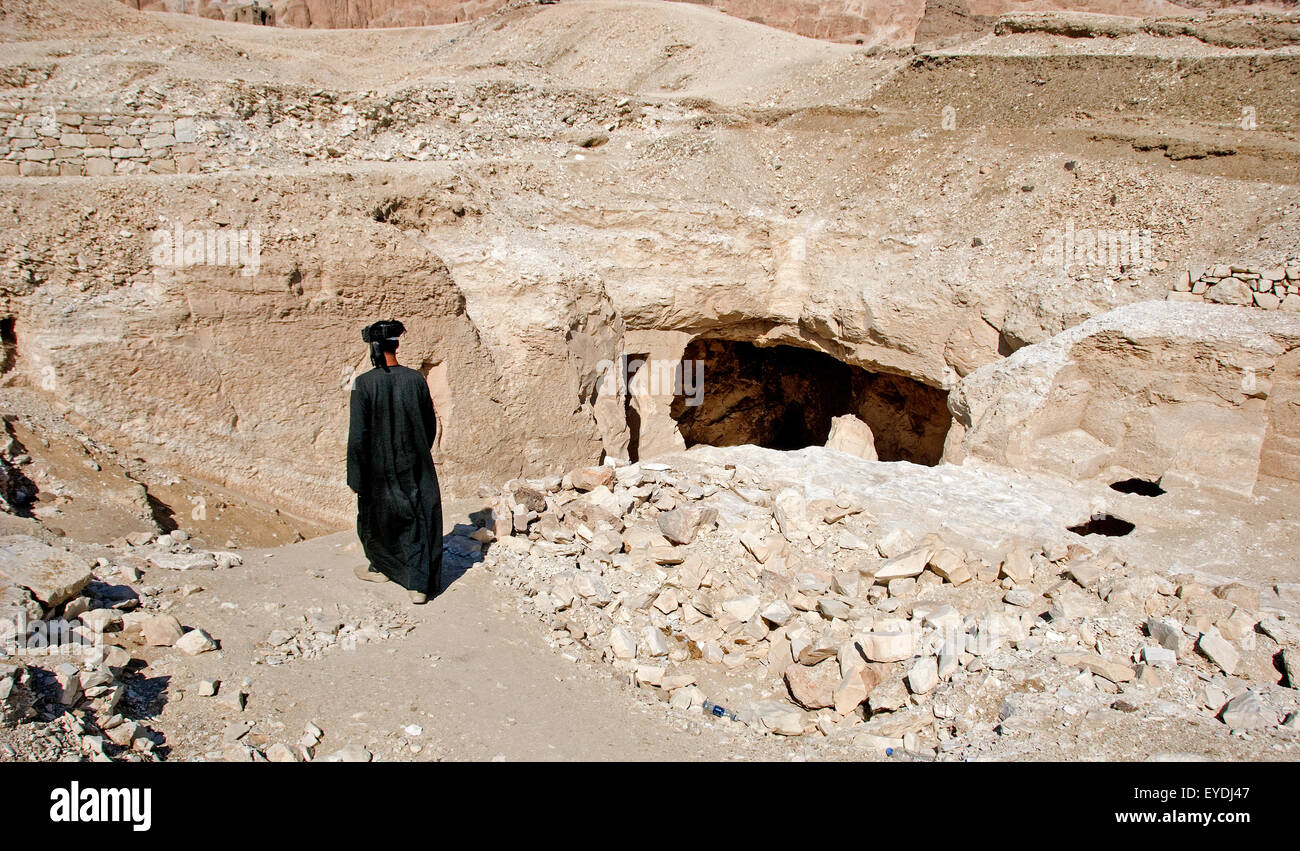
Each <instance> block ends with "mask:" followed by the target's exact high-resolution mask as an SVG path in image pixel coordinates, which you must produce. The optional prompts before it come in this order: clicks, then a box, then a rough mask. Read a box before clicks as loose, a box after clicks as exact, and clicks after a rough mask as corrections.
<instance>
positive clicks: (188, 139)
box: [0, 109, 199, 177]
mask: <svg viewBox="0 0 1300 851" xmlns="http://www.w3.org/2000/svg"><path fill="white" fill-rule="evenodd" d="M0 128H4V132H3V136H0V177H18V176H22V177H80V176H86V177H98V176H103V175H111V174H145V173H154V174H184V173H189V172H195V171H198V169H199V162H198V144H197V139H198V127H197V124H196V121H195V119H194V118H193V117H187V116H175V115H165V114H161V113H116V114H115V113H102V112H100V113H90V112H88V113H84V114H83V113H79V112H67V111H54V110H51V109H46V110H40V111H31V110H13V109H0Z"/></svg>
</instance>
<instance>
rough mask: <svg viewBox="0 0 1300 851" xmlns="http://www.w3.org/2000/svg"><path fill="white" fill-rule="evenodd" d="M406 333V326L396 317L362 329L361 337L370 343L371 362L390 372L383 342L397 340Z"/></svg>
mask: <svg viewBox="0 0 1300 851" xmlns="http://www.w3.org/2000/svg"><path fill="white" fill-rule="evenodd" d="M405 333H406V326H405V325H403V324H402V323H401V322H398V321H397V320H396V319H384V320H382V321H379V322H376V323H375V324H373V325H367V326H366V327H365V328H362V329H361V339H362V340H363V341H364V342H367V343H369V344H370V362H371V363H372V364H374V365H375V366H376V367H379V368H380V369H382V370H383V371H384V372H388V361H387V360H386V359H385V358H384V350H383V347H382V345H381V344H382V343H383V342H384V341H386V340H396V339H397V338H398V337H400V336H401V335H403V334H405Z"/></svg>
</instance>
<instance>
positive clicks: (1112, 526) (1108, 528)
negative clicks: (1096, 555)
mask: <svg viewBox="0 0 1300 851" xmlns="http://www.w3.org/2000/svg"><path fill="white" fill-rule="evenodd" d="M1066 528H1068V529H1069V530H1070V531H1071V532H1073V533H1074V534H1076V535H1106V536H1107V537H1110V538H1118V537H1120V536H1121V535H1127V534H1128V533H1129V532H1132V531H1133V530H1134V529H1136V528H1137V527H1136V526H1134V525H1133V524H1132V523H1130V522H1128V521H1127V520H1121V519H1119V518H1118V517H1114V516H1112V515H1110V514H1094V515H1092V518H1091V519H1090V520H1088V521H1087V522H1086V523H1080V524H1078V525H1077V526H1068V527H1066Z"/></svg>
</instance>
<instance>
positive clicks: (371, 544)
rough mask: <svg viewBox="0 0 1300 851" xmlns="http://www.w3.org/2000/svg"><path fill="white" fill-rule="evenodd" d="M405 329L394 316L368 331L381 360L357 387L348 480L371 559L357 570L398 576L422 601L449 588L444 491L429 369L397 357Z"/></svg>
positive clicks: (379, 577) (372, 576)
mask: <svg viewBox="0 0 1300 851" xmlns="http://www.w3.org/2000/svg"><path fill="white" fill-rule="evenodd" d="M405 330H406V329H405V328H404V327H403V326H402V323H400V322H397V321H391V320H390V321H386V322H376V323H375V324H373V325H370V326H367V327H366V328H365V329H364V330H363V331H362V332H361V339H362V340H364V341H365V342H367V343H369V344H370V361H371V363H373V364H374V367H375V368H374V369H372V370H370V371H369V372H367V373H365V374H363V375H360V376H357V379H356V381H355V382H354V384H353V387H352V400H351V416H350V423H349V427H348V487H350V488H352V490H353V491H354V492H355V493H356V495H357V535H358V536H359V537H360V538H361V546H362V547H363V548H364V549H365V553H366V558H367V559H368V560H369V562H370V565H369V567H366V566H365V565H361V566H358V567H357V569H356V575H357V578H359V579H364V580H366V581H369V582H386V581H388V580H390V579H391V580H392V581H393V582H396V583H397V584H399V585H401V586H402V587H403V588H406V589H407V591H408V592H409V593H410V596H411V601H412V602H413V603H416V604H422V603H425V602H427V601H428V599H429V597H433V596H437V594H438V592H439V591H441V590H442V589H441V581H442V497H441V494H440V493H439V492H438V474H437V473H436V472H435V471H434V469H433V459H432V458H431V457H430V455H429V453H430V450H431V449H432V448H433V440H434V437H436V436H437V432H438V424H437V420H436V419H435V418H434V412H433V400H432V399H431V398H430V396H429V386H428V384H426V383H425V380H424V376H423V375H421V374H420V373H419V372H417V371H416V370H413V369H408V368H407V367H404V366H399V365H398V363H397V338H398V336H400V335H401V334H402V333H403V332H404V331H405Z"/></svg>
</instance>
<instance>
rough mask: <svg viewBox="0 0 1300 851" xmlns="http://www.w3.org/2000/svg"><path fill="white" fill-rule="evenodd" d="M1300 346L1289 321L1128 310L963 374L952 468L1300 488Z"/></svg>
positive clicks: (1299, 331)
mask: <svg viewBox="0 0 1300 851" xmlns="http://www.w3.org/2000/svg"><path fill="white" fill-rule="evenodd" d="M1297 350H1300V317H1297V316H1295V315H1294V314H1284V313H1280V312H1267V313H1266V312H1264V311H1255V310H1247V309H1242V308H1238V307H1224V306H1214V305H1199V304H1179V303H1169V302H1144V303H1139V304H1133V305H1128V306H1126V307H1122V308H1119V309H1116V310H1114V311H1111V312H1109V313H1106V314H1103V315H1101V316H1098V317H1095V318H1093V319H1091V320H1089V321H1087V322H1084V323H1083V324H1081V325H1079V326H1077V327H1074V328H1071V329H1069V330H1068V331H1065V332H1063V333H1061V334H1058V335H1057V336H1055V337H1053V338H1052V339H1050V340H1047V341H1045V342H1042V343H1038V344H1035V345H1032V346H1028V347H1026V348H1023V349H1021V350H1020V351H1018V352H1016V353H1015V354H1014V355H1012V356H1011V357H1009V358H1007V359H1006V360H1004V361H1001V362H999V363H996V364H991V365H989V366H986V367H983V368H981V369H979V370H976V371H975V372H974V373H972V374H971V375H969V376H967V377H966V378H965V379H964V380H963V381H962V382H961V383H960V384H958V385H957V387H956V389H955V390H954V391H953V393H952V395H951V397H950V407H951V408H952V410H953V413H954V414H955V416H956V418H957V421H958V423H959V426H958V428H957V429H956V430H955V433H954V435H953V436H952V438H951V439H950V441H949V446H948V449H947V452H946V459H947V460H949V461H953V462H958V463H960V462H961V461H962V460H963V459H964V458H968V457H973V458H980V459H983V460H987V461H993V462H995V463H998V464H1003V465H1006V466H1009V467H1014V468H1018V469H1025V470H1041V471H1048V472H1052V473H1056V474H1058V475H1063V476H1065V477H1067V478H1070V479H1075V480H1081V479H1090V478H1093V477H1096V476H1099V475H1101V474H1103V473H1105V474H1109V475H1112V476H1115V477H1122V476H1123V474H1128V475H1133V474H1136V475H1139V476H1142V477H1143V478H1147V479H1160V480H1161V481H1162V482H1163V483H1170V484H1178V483H1190V484H1193V485H1199V486H1207V487H1214V488H1221V489H1226V490H1230V491H1234V492H1237V493H1241V494H1250V493H1251V492H1252V491H1253V489H1254V487H1255V483H1256V481H1257V479H1258V478H1259V476H1260V475H1270V476H1281V477H1284V478H1290V479H1292V480H1293V481H1294V480H1296V479H1295V471H1296V469H1297V454H1296V448H1297V442H1296V440H1295V433H1296V431H1297V428H1296V414H1295V404H1296V403H1295V400H1296V397H1297V393H1298V390H1297V387H1298V385H1297V372H1296V357H1297V355H1296V352H1297Z"/></svg>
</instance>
